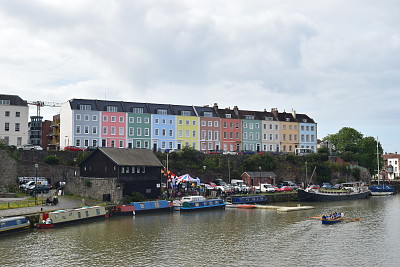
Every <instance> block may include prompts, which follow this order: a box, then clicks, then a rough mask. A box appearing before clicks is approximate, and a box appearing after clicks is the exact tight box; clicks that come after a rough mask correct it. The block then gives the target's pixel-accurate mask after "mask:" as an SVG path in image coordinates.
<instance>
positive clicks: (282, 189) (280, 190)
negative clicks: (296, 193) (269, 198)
mask: <svg viewBox="0 0 400 267" xmlns="http://www.w3.org/2000/svg"><path fill="white" fill-rule="evenodd" d="M275 191H276V192H289V191H293V188H292V187H291V186H288V185H284V186H282V187H281V188H278V189H277V190H275Z"/></svg>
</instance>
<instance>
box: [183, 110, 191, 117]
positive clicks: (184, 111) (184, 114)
mask: <svg viewBox="0 0 400 267" xmlns="http://www.w3.org/2000/svg"><path fill="white" fill-rule="evenodd" d="M181 115H182V116H190V115H191V113H190V111H189V110H182V111H181Z"/></svg>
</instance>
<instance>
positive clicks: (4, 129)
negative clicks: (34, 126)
mask: <svg viewBox="0 0 400 267" xmlns="http://www.w3.org/2000/svg"><path fill="white" fill-rule="evenodd" d="M28 117H29V107H28V104H27V102H26V101H25V100H22V99H21V98H20V97H19V96H16V95H0V139H3V140H4V142H5V143H6V144H8V145H14V146H19V145H23V144H26V143H28Z"/></svg>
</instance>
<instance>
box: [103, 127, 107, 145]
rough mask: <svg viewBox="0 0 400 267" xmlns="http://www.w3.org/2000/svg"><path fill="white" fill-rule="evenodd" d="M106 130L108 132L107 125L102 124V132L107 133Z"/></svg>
mask: <svg viewBox="0 0 400 267" xmlns="http://www.w3.org/2000/svg"><path fill="white" fill-rule="evenodd" d="M107 132H108V129H107V126H103V134H107ZM104 146H105V145H104Z"/></svg>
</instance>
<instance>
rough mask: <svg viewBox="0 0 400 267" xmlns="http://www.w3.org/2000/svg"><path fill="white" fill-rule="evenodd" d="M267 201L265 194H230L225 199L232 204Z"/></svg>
mask: <svg viewBox="0 0 400 267" xmlns="http://www.w3.org/2000/svg"><path fill="white" fill-rule="evenodd" d="M267 201H268V197H267V196H265V195H254V196H232V197H230V198H229V199H227V202H230V203H232V204H254V203H265V202H267Z"/></svg>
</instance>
